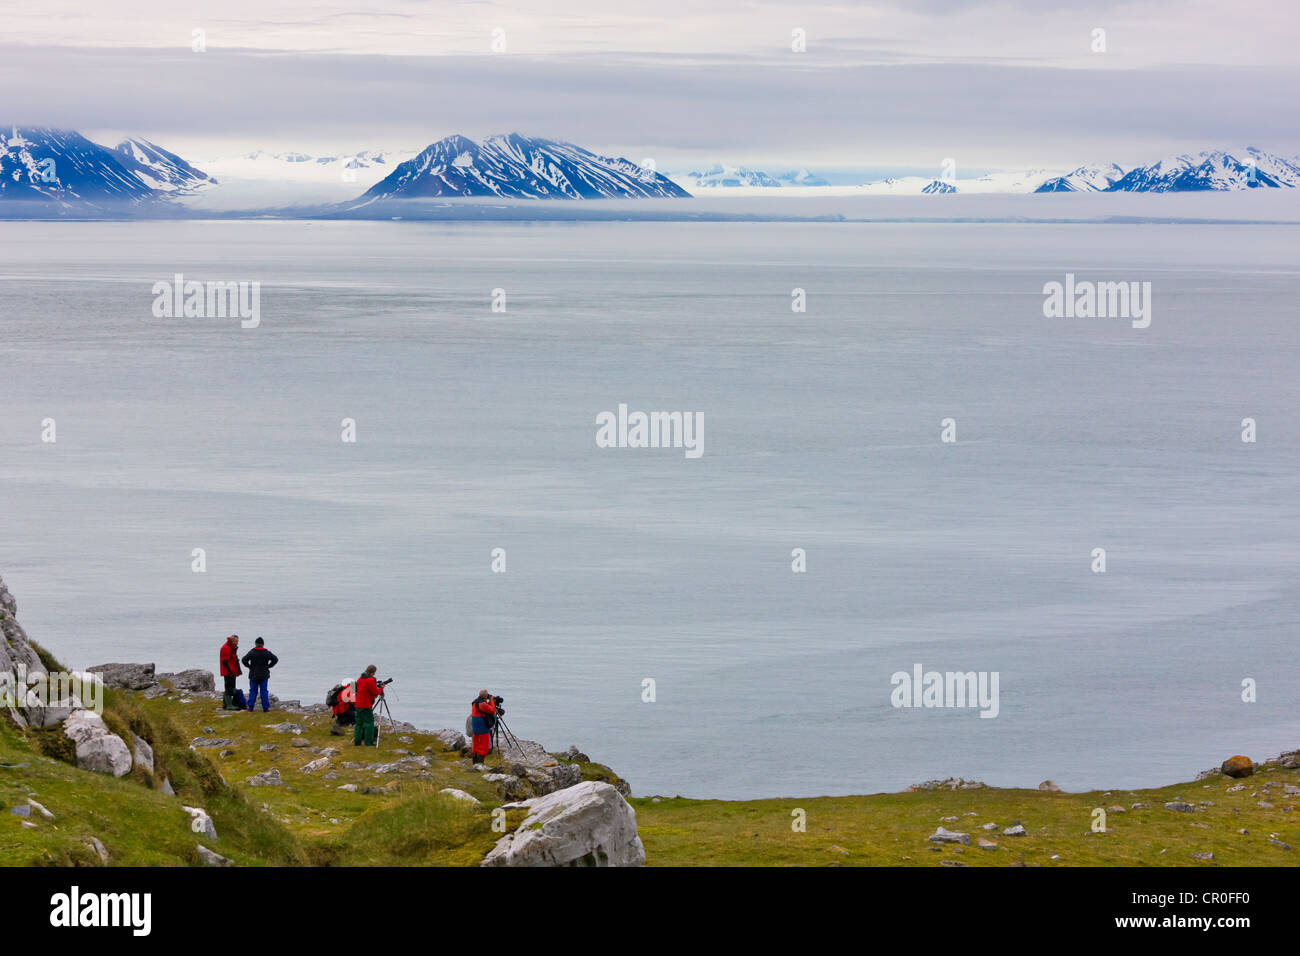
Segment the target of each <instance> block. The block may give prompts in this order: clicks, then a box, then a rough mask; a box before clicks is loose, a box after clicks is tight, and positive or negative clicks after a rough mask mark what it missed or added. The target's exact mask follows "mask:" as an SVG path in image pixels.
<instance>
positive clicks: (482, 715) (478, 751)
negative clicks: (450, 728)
mask: <svg viewBox="0 0 1300 956" xmlns="http://www.w3.org/2000/svg"><path fill="white" fill-rule="evenodd" d="M496 714H497V702H496V698H495V697H493V696H492V695H491V694H489V693H488V692H487V691H486V690H481V691H479V692H478V697H477V698H475V699H474V701H473V703H471V704H470V705H469V720H470V730H471V731H473V735H474V758H473V759H474V763H482V762H483V760H484V758H486V757H487V755H488V752H489V751H491V749H492V726H493V725H494V724H495V723H496V720H497V717H496Z"/></svg>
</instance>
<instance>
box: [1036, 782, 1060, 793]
mask: <svg viewBox="0 0 1300 956" xmlns="http://www.w3.org/2000/svg"><path fill="white" fill-rule="evenodd" d="M1038 789H1039V790H1042V791H1044V792H1046V793H1060V792H1061V788H1060V787H1058V786H1057V785H1056V781H1054V780H1044V781H1043V782H1042V783H1040V784H1039V785H1038Z"/></svg>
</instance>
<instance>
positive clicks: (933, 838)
mask: <svg viewBox="0 0 1300 956" xmlns="http://www.w3.org/2000/svg"><path fill="white" fill-rule="evenodd" d="M930 842H931V843H962V844H966V845H969V844H970V834H969V833H954V832H953V831H951V830H945V829H944V828H943V827H939V829H937V830H935V831H934V833H932V834H930Z"/></svg>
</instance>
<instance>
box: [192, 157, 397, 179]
mask: <svg viewBox="0 0 1300 956" xmlns="http://www.w3.org/2000/svg"><path fill="white" fill-rule="evenodd" d="M414 155H415V151H414V150H385V149H365V150H361V151H359V152H347V151H343V152H338V153H327V154H325V155H321V156H313V155H311V154H310V153H303V152H297V151H289V152H282V153H272V152H268V151H266V150H255V151H254V152H251V153H243V154H241V155H238V156H218V157H214V158H213V159H211V160H208V161H207V162H205V163H204V166H205V167H206V168H208V169H209V170H212V171H214V172H215V173H216V174H217V175H218V176H220V177H221V178H223V179H232V180H259V181H270V180H283V181H286V182H320V183H326V182H332V183H343V182H348V183H353V184H354V185H356V184H360V185H362V186H366V187H369V186H372V185H374V184H375V183H376V182H378V181H379V180H380V179H382V178H383V177H384V176H387V175H388V174H389V173H391V172H392V171H393V169H394V168H395V167H396V166H397V164H398V163H400V162H402V161H403V160H407V159H410V158H411V157H412V156H414Z"/></svg>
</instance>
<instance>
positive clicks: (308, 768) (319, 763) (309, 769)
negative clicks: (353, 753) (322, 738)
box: [302, 757, 330, 773]
mask: <svg viewBox="0 0 1300 956" xmlns="http://www.w3.org/2000/svg"><path fill="white" fill-rule="evenodd" d="M329 765H330V758H329V757H319V758H317V759H316V760H313V761H312V762H311V763H308V764H304V765H303V768H302V772H303V773H315V772H316V771H317V770H324V769H325V768H327V767H328V766H329Z"/></svg>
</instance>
